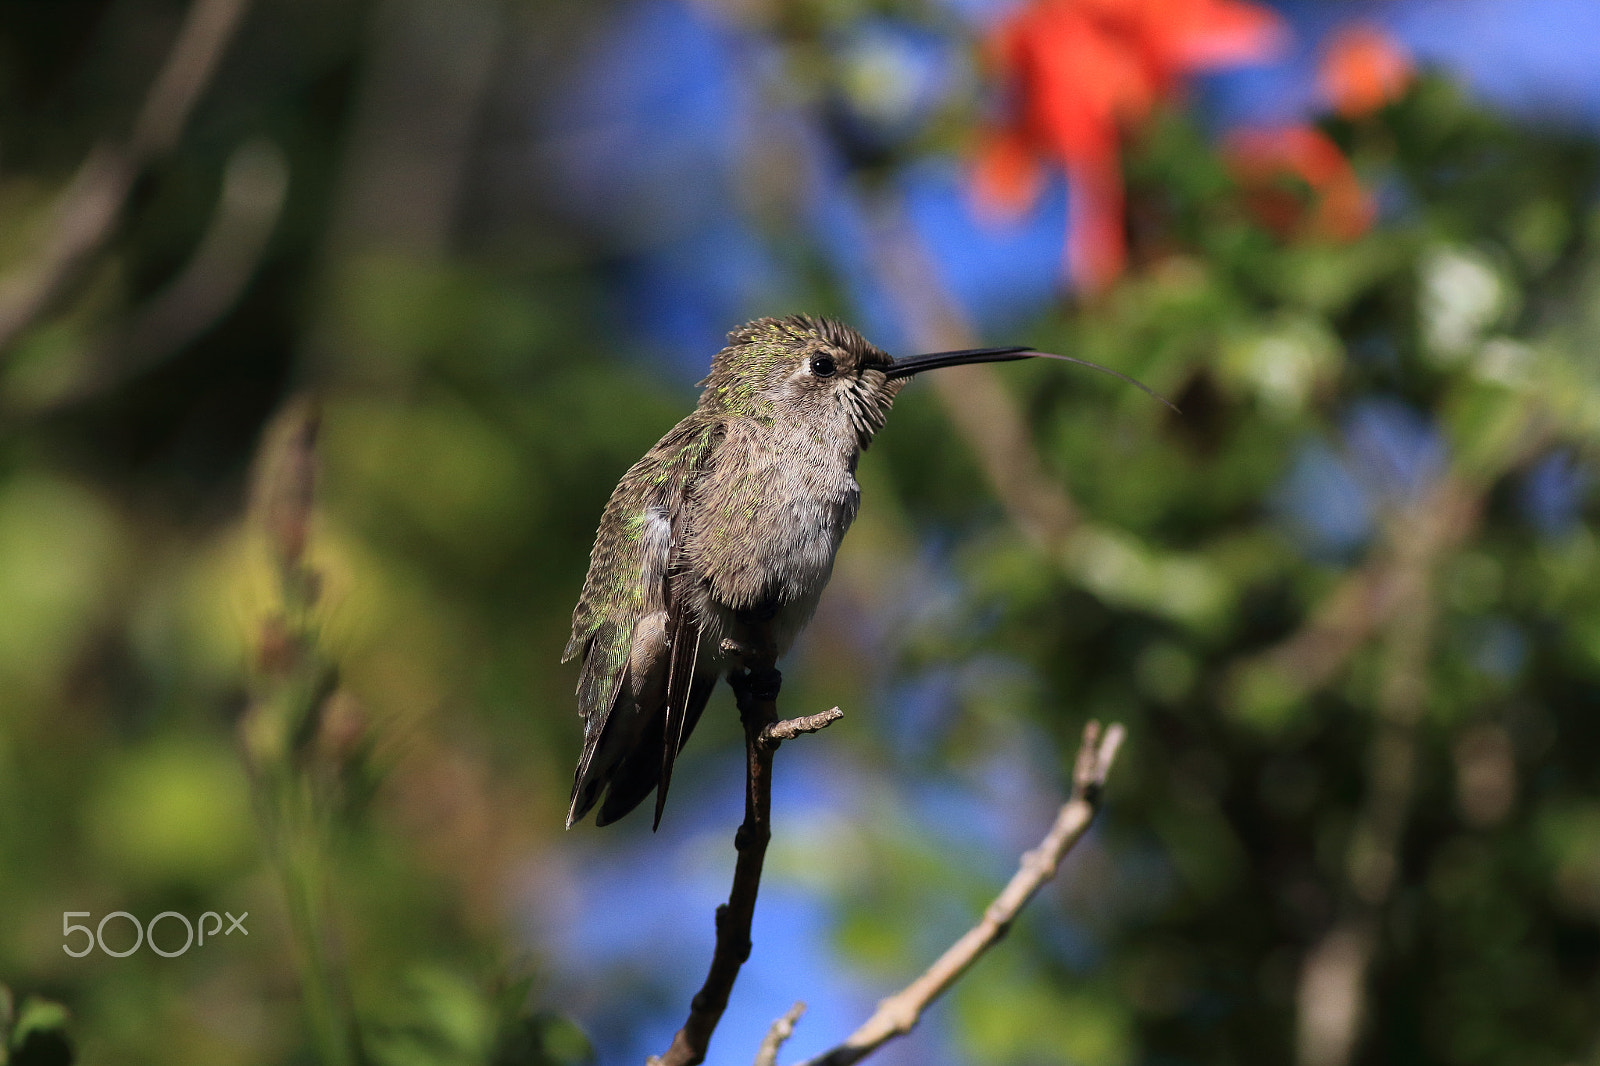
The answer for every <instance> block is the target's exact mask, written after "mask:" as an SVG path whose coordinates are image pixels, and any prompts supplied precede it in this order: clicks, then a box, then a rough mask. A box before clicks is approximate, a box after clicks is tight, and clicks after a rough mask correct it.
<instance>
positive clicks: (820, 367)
mask: <svg viewBox="0 0 1600 1066" xmlns="http://www.w3.org/2000/svg"><path fill="white" fill-rule="evenodd" d="M838 369H839V368H838V367H837V366H835V365H834V362H833V357H832V356H831V355H817V356H812V358H811V372H812V373H813V374H815V375H816V376H817V377H819V378H831V377H833V375H834V373H835V372H836V371H838Z"/></svg>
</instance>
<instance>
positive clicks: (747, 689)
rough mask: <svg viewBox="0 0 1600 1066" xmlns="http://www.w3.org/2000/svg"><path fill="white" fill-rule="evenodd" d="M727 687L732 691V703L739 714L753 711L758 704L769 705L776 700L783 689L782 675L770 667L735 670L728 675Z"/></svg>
mask: <svg viewBox="0 0 1600 1066" xmlns="http://www.w3.org/2000/svg"><path fill="white" fill-rule="evenodd" d="M728 686H729V687H730V688H732V689H733V696H734V701H735V702H736V703H737V704H738V705H739V711H740V713H741V714H743V713H745V712H747V711H750V710H753V709H754V708H755V705H756V704H758V703H771V702H773V701H774V700H776V699H777V698H778V691H779V690H780V689H781V688H782V687H783V675H782V674H781V673H779V672H778V671H777V669H776V668H774V667H771V666H758V667H755V668H753V669H745V670H735V671H733V672H732V673H730V674H729V675H728Z"/></svg>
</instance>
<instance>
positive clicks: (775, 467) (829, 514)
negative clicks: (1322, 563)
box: [697, 440, 861, 651]
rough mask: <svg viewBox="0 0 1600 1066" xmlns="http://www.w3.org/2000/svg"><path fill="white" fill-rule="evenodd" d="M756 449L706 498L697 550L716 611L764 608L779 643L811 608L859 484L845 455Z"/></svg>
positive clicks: (795, 446)
mask: <svg viewBox="0 0 1600 1066" xmlns="http://www.w3.org/2000/svg"><path fill="white" fill-rule="evenodd" d="M788 444H789V446H788V447H782V448H771V449H763V450H762V452H761V453H760V454H758V455H756V456H750V457H748V458H747V459H746V462H745V464H743V466H744V468H743V469H742V470H741V471H740V473H739V476H738V477H737V478H730V479H729V480H728V481H727V482H725V483H724V484H722V485H720V486H719V488H721V489H722V490H723V493H722V495H721V496H720V497H719V498H713V499H708V500H707V501H706V502H707V504H708V506H707V508H706V516H707V521H706V523H705V528H704V530H703V533H702V535H703V536H704V537H705V542H706V543H705V545H704V547H703V548H702V550H701V551H699V552H698V553H697V554H698V556H699V557H700V558H701V559H702V560H703V562H704V563H705V564H706V565H705V566H704V570H703V573H704V577H705V578H706V580H707V584H708V587H709V591H710V594H711V600H712V605H713V606H714V607H715V608H717V609H718V610H719V611H720V612H723V613H725V614H733V613H738V612H743V611H752V610H754V611H758V612H760V613H770V614H771V615H772V618H773V626H774V637H775V638H776V639H777V643H778V646H779V649H780V651H781V650H784V649H786V648H787V647H788V646H789V644H790V643H791V642H792V641H793V639H794V637H795V635H796V634H797V633H798V632H799V630H800V628H801V627H802V626H804V625H805V623H806V622H807V621H808V620H809V619H810V617H811V614H812V612H813V611H814V610H815V609H816V606H817V600H818V598H819V597H820V596H821V595H822V590H823V588H824V586H826V585H827V583H828V578H829V577H830V576H831V574H832V573H833V560H834V555H835V554H836V553H837V552H838V550H839V543H840V541H841V540H843V538H844V534H845V531H846V530H848V529H849V528H850V523H851V522H852V521H853V520H854V519H855V516H856V510H857V508H858V506H859V504H860V500H861V488H860V486H859V485H858V484H857V483H856V479H855V476H854V474H853V472H852V470H851V467H852V466H853V463H852V462H850V460H851V459H852V458H853V456H850V455H845V456H839V455H836V454H829V453H828V452H826V451H821V450H820V449H813V448H808V447H807V446H808V445H811V444H812V442H809V441H805V440H800V441H791V442H788Z"/></svg>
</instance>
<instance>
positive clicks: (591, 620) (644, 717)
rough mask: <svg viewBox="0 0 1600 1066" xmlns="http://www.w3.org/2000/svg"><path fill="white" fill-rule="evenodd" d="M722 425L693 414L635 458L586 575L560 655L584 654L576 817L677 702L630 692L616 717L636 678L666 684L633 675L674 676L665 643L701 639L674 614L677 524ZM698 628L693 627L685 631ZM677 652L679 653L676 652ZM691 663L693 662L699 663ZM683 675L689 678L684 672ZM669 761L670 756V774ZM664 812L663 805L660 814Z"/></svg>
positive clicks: (641, 688)
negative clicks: (619, 717) (622, 716)
mask: <svg viewBox="0 0 1600 1066" xmlns="http://www.w3.org/2000/svg"><path fill="white" fill-rule="evenodd" d="M718 433H719V430H718V428H717V427H715V426H706V425H704V424H695V423H693V422H689V421H687V420H686V421H685V422H683V423H679V425H678V426H677V427H675V428H674V429H673V431H672V432H670V433H668V434H667V436H666V437H664V438H662V440H661V442H660V443H658V444H657V445H656V446H655V447H654V448H652V449H651V450H650V452H649V453H648V454H646V455H645V457H644V458H643V459H641V460H639V462H637V463H635V464H634V466H633V468H632V469H630V470H629V471H628V473H627V474H626V475H625V476H624V477H623V479H622V481H621V482H620V483H619V484H618V485H617V488H616V491H615V492H613V493H612V495H611V500H610V501H609V502H608V503H607V504H606V511H605V516H604V518H603V519H602V520H601V524H600V532H599V534H598V535H597V536H596V538H595V544H594V551H593V553H592V554H591V556H590V562H589V575H588V577H587V579H586V580H585V581H584V588H583V594H582V596H581V597H580V598H579V600H578V606H577V609H576V610H575V611H574V612H573V618H572V638H571V639H570V640H569V641H568V642H567V647H566V651H565V653H564V654H563V656H562V662H566V661H567V660H569V659H571V658H573V657H574V656H576V655H580V654H581V655H582V656H583V670H582V673H581V674H580V676H579V679H578V693H577V694H578V711H579V713H580V714H582V716H583V719H584V743H583V753H582V755H581V756H580V757H579V760H578V768H577V772H576V774H575V775H574V777H573V786H572V804H571V807H570V808H569V810H568V815H567V824H568V825H569V826H570V825H572V824H573V823H574V822H576V821H577V820H578V819H579V818H582V817H583V815H584V814H585V813H586V812H587V811H588V809H589V808H590V807H591V806H593V804H594V802H595V801H596V800H597V799H598V798H599V796H600V793H601V791H602V790H603V789H604V788H605V787H606V786H607V785H609V784H611V782H612V780H613V778H614V775H615V773H616V771H617V767H618V766H619V764H622V763H623V762H624V760H627V761H628V762H629V763H632V762H634V761H635V760H631V759H628V756H629V755H630V754H631V753H632V749H633V748H634V747H635V746H636V745H638V744H639V743H640V741H641V740H642V739H643V738H644V737H645V736H646V735H647V734H648V733H649V732H650V730H649V729H648V728H647V727H648V726H649V725H650V724H651V720H652V719H654V718H656V717H657V716H658V715H659V714H661V713H662V712H663V711H664V710H668V711H670V707H671V706H672V700H671V698H670V696H671V694H672V686H671V685H670V684H667V685H666V686H665V687H666V688H667V690H668V694H669V698H668V700H667V701H666V706H665V707H662V706H658V705H651V706H639V705H636V703H648V704H655V702H656V700H658V699H660V697H659V696H655V699H645V700H641V701H635V700H633V699H631V698H630V699H629V700H627V701H626V702H628V703H629V705H630V706H629V710H630V711H631V712H632V713H631V714H630V715H629V716H628V720H627V721H614V720H613V718H614V712H616V710H617V708H618V706H619V703H620V702H622V696H623V695H624V692H625V690H626V689H628V688H629V687H630V686H631V688H632V690H633V691H634V692H636V693H639V694H645V693H650V694H652V695H653V694H654V693H657V692H659V691H660V684H659V682H657V683H656V684H652V683H651V681H652V679H651V678H649V677H646V676H638V677H634V676H632V675H635V674H639V675H644V674H651V673H655V672H656V671H657V670H658V669H660V668H662V667H665V668H666V669H667V670H668V678H669V679H670V677H671V667H670V666H669V665H668V662H669V660H668V659H667V657H666V655H665V654H664V653H665V652H666V651H667V647H671V648H672V649H673V650H674V652H676V650H677V648H678V647H679V645H680V642H681V643H687V644H688V645H690V646H691V648H692V647H693V646H697V645H698V643H699V639H698V636H699V634H698V625H697V623H696V624H694V625H687V624H686V622H685V621H684V619H683V617H682V616H683V615H684V614H686V612H685V611H683V610H682V609H681V606H680V609H679V611H678V614H677V615H676V616H675V615H674V613H673V607H674V604H673V603H672V599H673V597H672V596H671V592H670V584H671V570H672V567H673V560H674V556H675V554H676V550H677V547H678V545H680V544H681V543H682V531H681V530H680V529H678V528H675V527H676V526H678V525H680V524H681V522H682V521H683V514H684V511H685V508H684V506H683V500H684V499H685V497H686V496H687V494H688V492H689V491H690V489H691V487H692V484H693V481H694V479H695V478H696V477H697V476H698V475H699V473H700V472H701V471H702V470H703V469H704V468H705V467H706V466H707V465H708V463H709V460H710V456H711V454H712V452H713V445H714V444H715V442H716V439H717V436H718ZM691 628H692V629H693V630H694V632H693V634H692V635H690V634H689V632H688V630H689V629H691ZM663 638H664V639H663ZM668 642H670V643H668ZM664 644H665V645H667V646H662V645H664ZM676 657H677V656H676V654H674V655H673V657H672V660H670V661H675V660H676ZM656 664H659V666H657V665H656ZM690 665H691V671H692V665H693V664H692V662H691V664H690ZM683 683H684V684H685V685H687V684H688V681H687V679H685V681H684V682H683ZM686 703H687V692H685V693H683V694H681V695H679V696H678V703H677V706H678V707H679V708H680V711H679V713H678V714H677V715H672V714H670V713H669V714H668V721H669V723H673V724H675V725H676V728H677V730H678V732H679V733H680V734H681V733H682V728H683V726H682V717H683V716H682V711H681V708H683V707H685V706H686ZM674 754H675V752H674ZM670 769H671V768H670V763H669V765H668V766H667V767H666V776H670ZM648 791H649V790H648V787H647V788H646V789H645V792H646V793H647V792H648ZM662 791H663V793H664V792H665V790H664V789H663V790H662ZM641 798H642V797H641ZM659 817H660V815H659V804H658V808H657V820H658V821H659Z"/></svg>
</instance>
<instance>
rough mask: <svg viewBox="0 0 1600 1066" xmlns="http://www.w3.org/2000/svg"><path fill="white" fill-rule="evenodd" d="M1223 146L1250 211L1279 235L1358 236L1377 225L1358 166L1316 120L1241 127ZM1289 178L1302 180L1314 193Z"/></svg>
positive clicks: (1352, 238) (1339, 237) (1341, 237)
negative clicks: (1298, 189)
mask: <svg viewBox="0 0 1600 1066" xmlns="http://www.w3.org/2000/svg"><path fill="white" fill-rule="evenodd" d="M1223 151H1224V154H1225V155H1226V156H1227V159H1228V166H1229V169H1230V170H1232V171H1233V175H1234V177H1235V178H1236V179H1237V180H1238V181H1239V183H1240V184H1241V185H1243V186H1244V188H1245V195H1246V203H1247V204H1248V205H1249V207H1250V210H1251V212H1252V213H1253V214H1254V215H1255V216H1256V218H1258V219H1259V220H1260V221H1261V222H1262V224H1263V225H1265V226H1267V227H1268V228H1269V229H1271V230H1273V231H1274V232H1276V233H1278V234H1279V235H1280V236H1283V237H1290V236H1294V235H1296V234H1298V233H1301V232H1310V233H1312V234H1314V235H1316V236H1320V237H1327V238H1331V239H1334V240H1354V239H1355V238H1356V237H1359V236H1361V234H1363V233H1365V232H1366V230H1367V227H1369V226H1371V225H1372V219H1373V215H1374V214H1375V209H1374V207H1373V204H1372V199H1371V197H1369V196H1368V195H1367V191H1366V190H1365V189H1364V188H1362V186H1361V182H1360V180H1359V179H1358V178H1357V177H1356V172H1355V168H1353V167H1352V166H1351V165H1350V161H1349V160H1348V159H1346V158H1345V156H1344V153H1343V152H1341V151H1340V150H1339V146H1338V145H1337V144H1334V143H1333V141H1332V140H1330V139H1329V138H1328V135H1327V134H1325V133H1323V132H1322V131H1321V130H1319V129H1317V128H1316V127H1314V126H1282V127H1277V128H1273V129H1249V130H1236V131H1234V132H1233V133H1231V134H1229V135H1228V138H1227V141H1226V143H1225V144H1224V147H1223ZM1285 178H1289V179H1291V180H1298V181H1300V182H1303V183H1304V184H1305V186H1306V187H1307V191H1308V192H1309V194H1310V196H1309V198H1308V197H1307V196H1306V195H1304V194H1300V195H1297V194H1296V193H1295V191H1294V190H1293V189H1292V188H1290V187H1289V186H1288V185H1286V184H1285V181H1284V179H1285Z"/></svg>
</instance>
